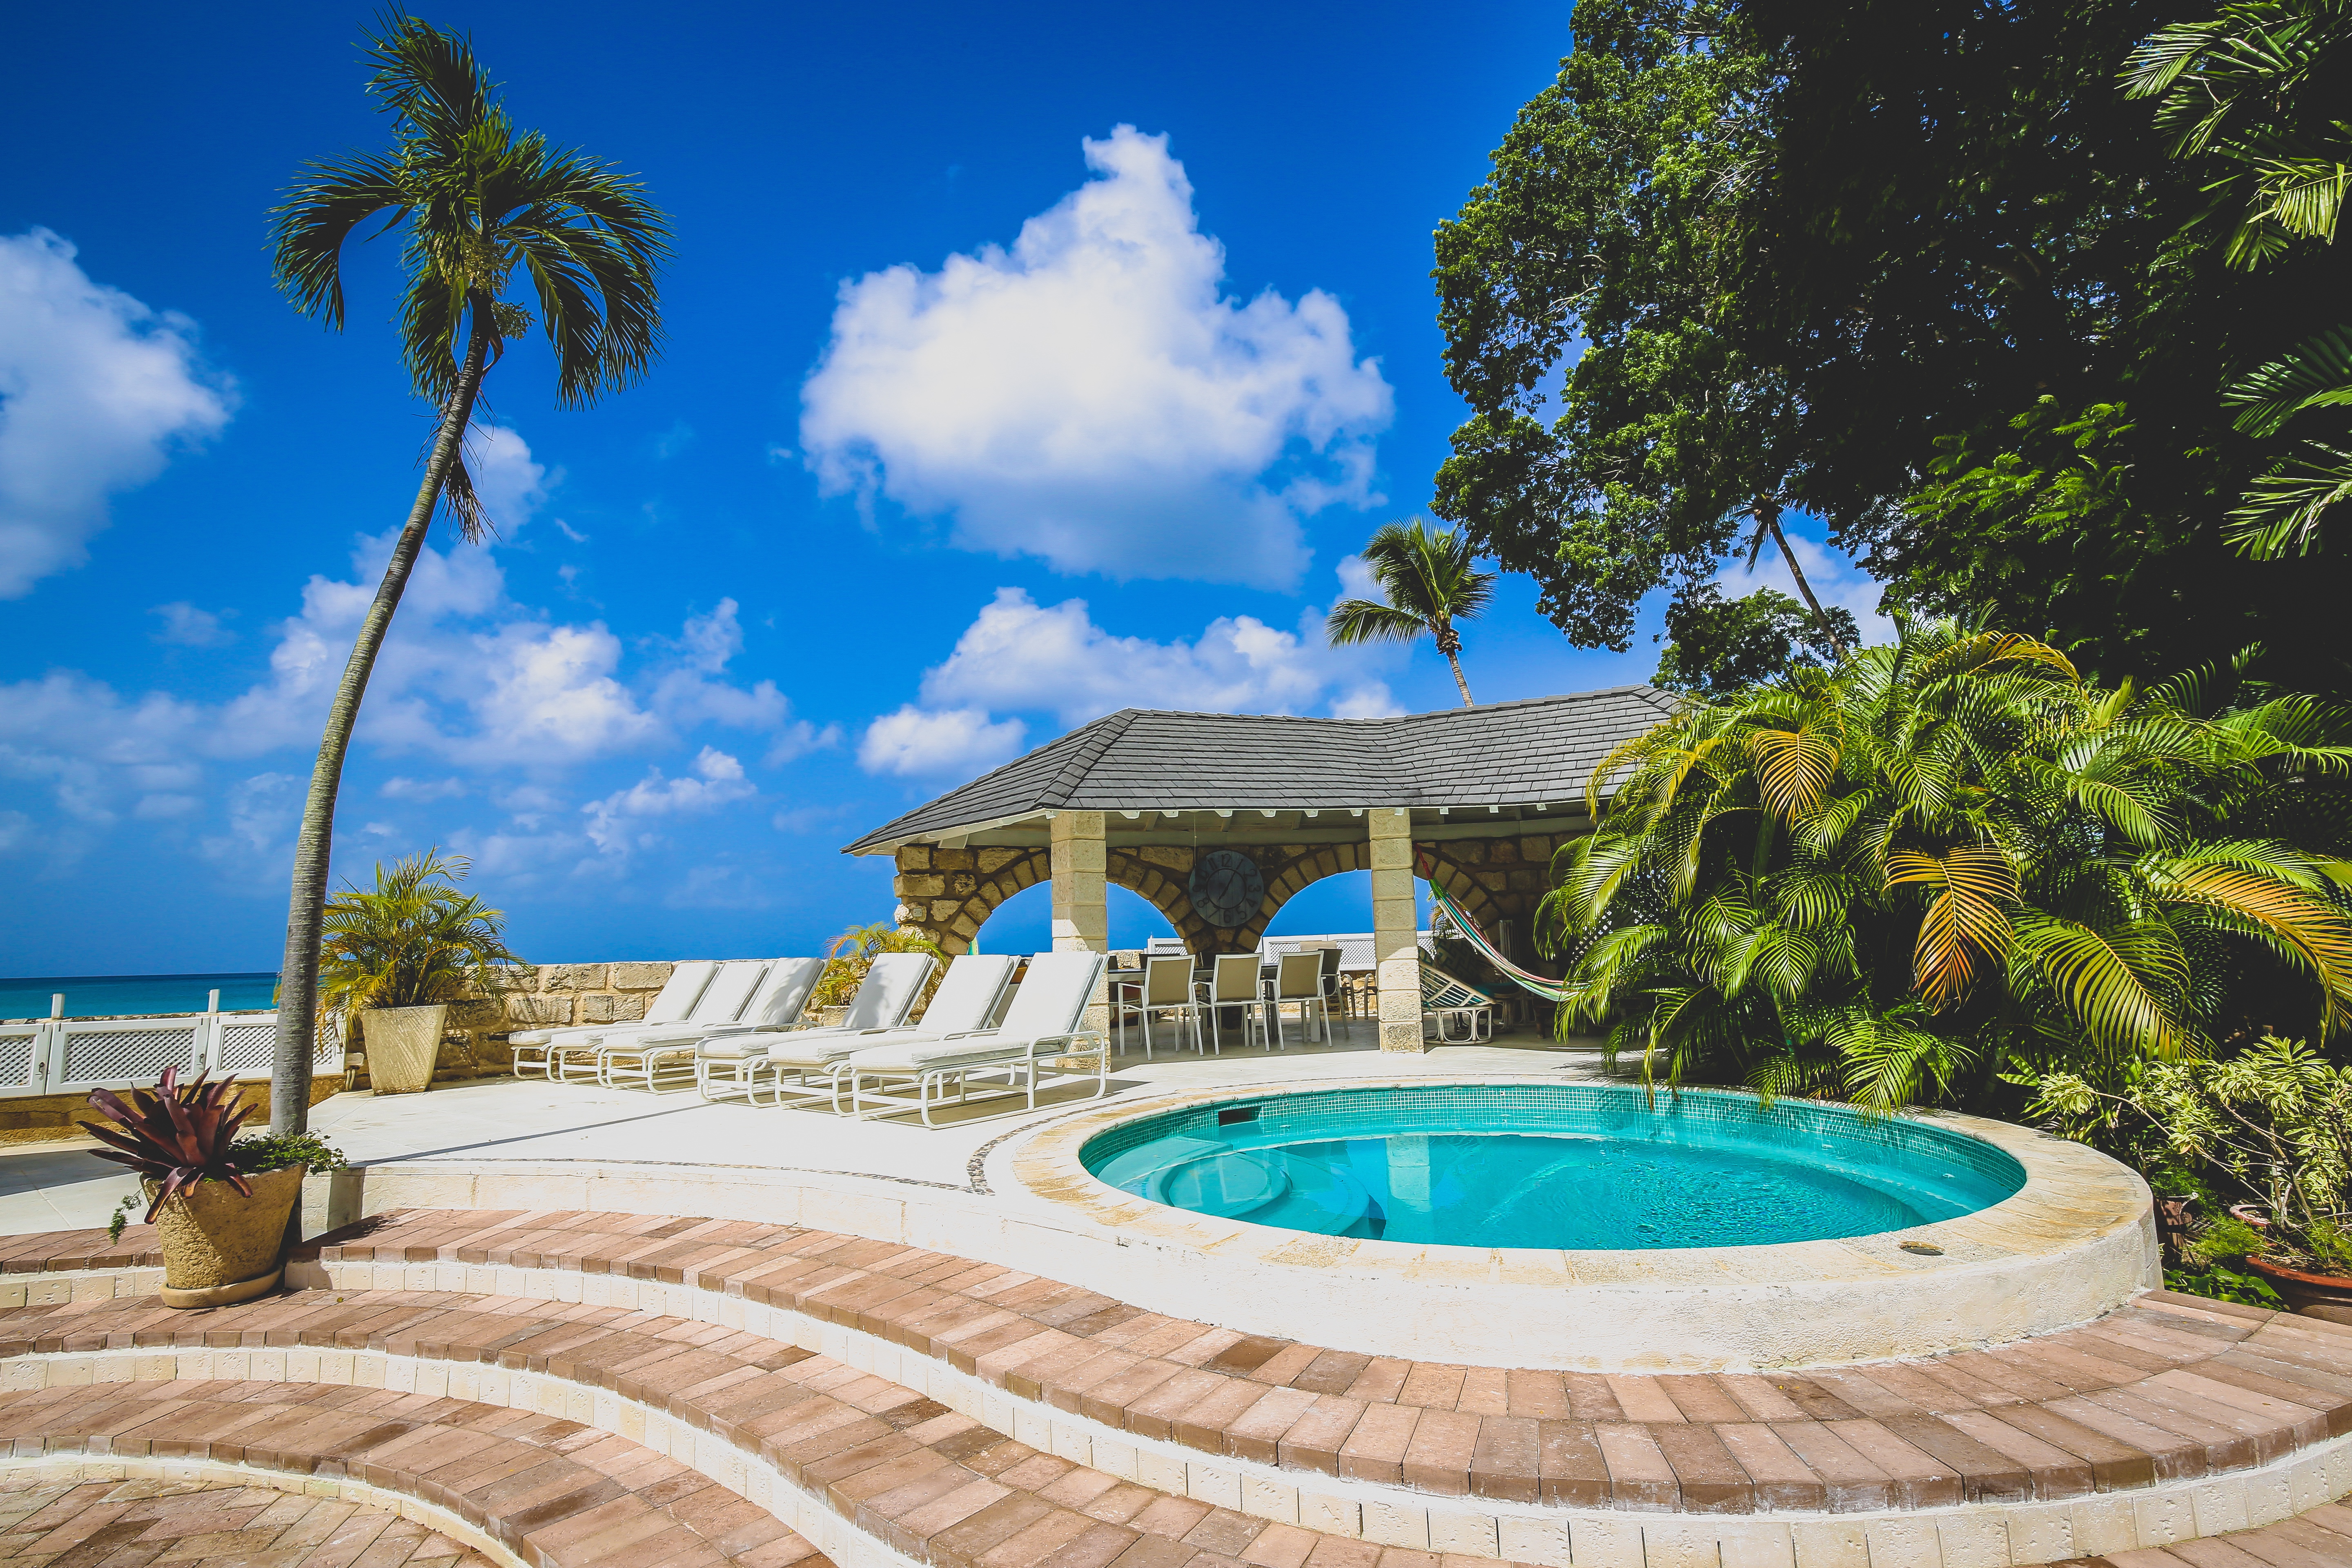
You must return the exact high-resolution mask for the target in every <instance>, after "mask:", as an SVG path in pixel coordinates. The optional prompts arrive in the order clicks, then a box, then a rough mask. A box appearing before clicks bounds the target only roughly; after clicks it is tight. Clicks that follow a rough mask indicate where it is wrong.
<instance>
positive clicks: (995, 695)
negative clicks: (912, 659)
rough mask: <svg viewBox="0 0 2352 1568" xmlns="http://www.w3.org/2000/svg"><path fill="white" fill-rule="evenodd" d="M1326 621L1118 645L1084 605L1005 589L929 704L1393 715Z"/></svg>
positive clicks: (959, 643) (934, 683) (941, 672)
mask: <svg viewBox="0 0 2352 1568" xmlns="http://www.w3.org/2000/svg"><path fill="white" fill-rule="evenodd" d="M1321 618H1322V617H1321V615H1320V613H1319V612H1318V611H1314V610H1311V609H1310V610H1309V611H1308V612H1307V616H1305V617H1303V618H1302V626H1301V629H1300V630H1299V631H1297V632H1286V631H1283V630H1280V629H1279V628H1277V627H1275V626H1267V625H1266V624H1265V622H1264V621H1261V620H1259V619H1258V618H1257V617H1256V616H1218V617H1217V618H1216V619H1215V620H1213V621H1211V622H1210V623H1209V624H1208V626H1207V627H1206V628H1204V629H1203V630H1202V633H1201V635H1200V636H1199V637H1196V638H1194V639H1193V640H1192V641H1190V642H1186V641H1184V640H1183V639H1182V638H1181V637H1180V638H1177V639H1174V640H1172V641H1170V642H1164V643H1163V642H1154V641H1152V640H1151V639H1150V638H1148V637H1118V636H1115V635H1114V634H1112V633H1110V632H1107V631H1105V630H1104V629H1103V628H1102V627H1100V626H1097V625H1095V623H1094V620H1093V618H1092V617H1091V616H1089V615H1088V613H1087V602H1086V601H1085V600H1084V599H1065V600H1063V601H1062V602H1061V603H1060V604H1058V605H1050V606H1048V605H1039V604H1037V603H1036V602H1035V601H1034V600H1033V599H1031V598H1030V597H1029V595H1027V594H1025V593H1024V592H1022V591H1021V590H1020V589H1018V588H999V589H998V590H997V591H996V597H995V599H994V600H993V601H992V602H991V603H990V604H988V605H985V606H984V607H983V608H982V610H981V612H980V614H979V616H976V617H975V618H974V619H973V621H972V623H971V626H968V627H967V628H965V630H964V634H963V636H961V637H959V638H957V639H956V646H955V651H954V652H953V653H951V654H950V655H949V656H948V658H947V662H946V663H944V664H941V665H940V666H939V667H938V668H934V669H932V670H930V671H929V673H927V674H926V675H925V676H924V677H923V700H924V702H925V703H927V704H929V705H931V706H934V707H940V706H946V705H950V704H962V705H968V706H978V707H982V708H989V709H994V710H1000V711H1001V710H1024V711H1035V710H1045V711H1050V712H1052V713H1053V714H1054V715H1055V717H1057V718H1059V719H1060V720H1061V721H1062V722H1064V723H1065V724H1082V723H1084V722H1086V721H1087V720H1089V719H1097V718H1100V717H1101V716H1102V715H1103V714H1105V713H1108V712H1111V711H1113V710H1117V709H1120V708H1176V709H1183V710H1191V711H1195V712H1208V713H1296V712H1302V711H1304V710H1307V709H1309V708H1314V707H1318V706H1320V705H1322V704H1323V703H1324V702H1325V701H1327V700H1333V698H1334V689H1335V688H1338V689H1339V690H1338V692H1337V699H1338V700H1348V701H1350V702H1351V703H1352V705H1353V707H1354V708H1356V709H1358V710H1361V709H1363V708H1364V707H1366V706H1370V707H1374V708H1377V709H1379V710H1381V711H1388V710H1389V709H1388V707H1387V704H1388V701H1389V693H1388V688H1387V687H1386V686H1385V685H1383V684H1381V682H1380V681H1377V680H1369V679H1364V674H1363V670H1364V665H1365V662H1366V661H1365V660H1364V659H1363V658H1362V657H1361V656H1360V655H1358V654H1357V653H1355V652H1354V651H1353V650H1345V651H1343V650H1339V649H1333V648H1329V647H1325V646H1324V645H1323V641H1322V638H1321V636H1320V634H1319V632H1318V631H1315V630H1311V629H1309V628H1310V627H1313V626H1318V625H1319V623H1320V621H1321Z"/></svg>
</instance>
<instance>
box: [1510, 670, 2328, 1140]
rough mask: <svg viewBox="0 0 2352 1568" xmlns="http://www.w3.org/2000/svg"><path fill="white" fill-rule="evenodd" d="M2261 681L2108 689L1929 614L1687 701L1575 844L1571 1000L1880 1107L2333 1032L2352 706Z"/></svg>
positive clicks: (1619, 758)
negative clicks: (1743, 689)
mask: <svg viewBox="0 0 2352 1568" xmlns="http://www.w3.org/2000/svg"><path fill="white" fill-rule="evenodd" d="M2242 696H2243V693H2242V691H2240V690H2239V689H2237V687H2236V685H2235V673H2234V671H2226V670H2225V671H2206V672H2201V673H2200V674H2197V675H2194V676H2190V677H2184V678H2181V679H2177V680H2174V681H2170V682H2167V683H2165V684H2164V685H2162V686H2158V687H2156V688H2154V689H2149V690H2147V691H2146V692H2139V691H2135V690H2134V689H2131V688H2129V687H2125V688H2122V689H2115V690H2102V689H2097V688H2095V687H2094V686H2091V685H2089V684H2088V683H2086V682H2084V681H2083V680H2082V679H2080V678H2079V677H2078V676H2077V675H2076V673H2075V672H2074V668H2073V667H2072V666H2071V665H2070V664H2069V663H2068V662H2067V660H2066V659H2065V658H2064V657H2063V655H2061V654H2060V653H2059V652H2058V651H2057V650H2056V649H2054V648H2052V647H2048V646H2047V645H2044V644H2042V643H2039V642H2035V641H2033V640H2032V639H2030V638H2024V637H2012V636H2009V635H2006V634H1999V633H1990V632H1969V631H1965V630H1963V629H1960V628H1958V627H1956V626H1949V625H1910V626H1905V627H1904V628H1903V636H1902V638H1901V640H1900V641H1899V642H1898V643H1897V644H1896V645H1895V646H1892V647H1875V648H1870V649H1865V650H1864V651H1862V652H1860V653H1858V654H1855V655H1853V657H1851V658H1848V659H1847V660H1846V661H1845V663H1844V664H1843V665H1842V666H1840V667H1839V668H1838V669H1837V670H1835V671H1834V672H1826V671H1819V670H1800V671H1797V672H1795V673H1794V674H1792V675H1791V676H1790V678H1789V679H1786V680H1785V681H1783V682H1781V683H1780V684H1777V685H1772V686H1767V687H1763V688H1759V689H1756V690H1754V691H1751V692H1748V693H1745V694H1743V695H1741V696H1740V697H1738V698H1737V699H1734V700H1728V701H1726V702H1722V703H1717V704H1693V705H1691V706H1689V707H1686V708H1685V710H1683V711H1682V712H1681V713H1680V714H1678V715H1677V716H1676V717H1675V719H1673V720H1671V721H1668V722H1667V723H1665V724H1664V725H1661V726H1660V727H1659V728H1658V729H1656V730H1655V731H1652V732H1651V733H1649V734H1647V735H1644V736H1643V737H1640V738H1639V739H1637V740H1634V741H1633V742H1627V743H1626V744H1625V745H1623V746H1622V747H1620V748H1619V749H1618V750H1617V752H1614V753H1613V754H1612V756H1611V757H1609V758H1608V759H1607V760H1606V761H1605V762H1604V763H1602V764H1601V768H1600V769H1599V770H1598V771H1597V772H1596V773H1595V776H1594V784H1593V792H1594V798H1593V799H1592V801H1591V806H1592V809H1593V811H1594V814H1595V817H1596V821H1597V823H1598V826H1597V828H1596V831H1595V832H1594V833H1593V835H1592V836H1591V837H1589V838H1585V839H1581V840H1579V841H1578V842H1576V843H1575V844H1573V845H1571V846H1570V847H1568V848H1567V849H1565V850H1563V851H1562V852H1561V854H1560V856H1559V862H1558V864H1557V865H1556V867H1555V872H1556V880H1557V886H1556V887H1555V889H1553V891H1552V892H1551V893H1550V894H1549V897H1548V898H1547V900H1546V902H1545V904H1544V907H1543V910H1542V914H1541V916H1540V922H1539V927H1538V937H1539V939H1540V940H1543V941H1545V942H1548V943H1549V945H1550V946H1551V947H1552V948H1553V950H1554V951H1556V952H1562V953H1564V954H1566V955H1567V956H1568V957H1569V959H1570V963H1569V966H1568V974H1567V984H1568V985H1569V988H1570V999H1569V1002H1568V1005H1566V1007H1565V1008H1564V1009H1563V1016H1562V1019H1561V1024H1562V1026H1563V1027H1564V1028H1565V1027H1572V1026H1594V1025H1600V1026H1606V1027H1607V1028H1608V1029H1609V1031H1610V1033H1609V1042H1610V1046H1611V1048H1612V1051H1616V1052H1624V1051H1635V1052H1638V1053H1639V1054H1640V1055H1641V1056H1642V1058H1643V1066H1644V1068H1645V1070H1646V1071H1648V1072H1650V1073H1653V1074H1656V1075H1659V1076H1663V1077H1664V1078H1666V1079H1669V1080H1671V1081H1679V1080H1680V1079H1683V1078H1685V1077H1687V1076H1691V1075H1695V1074H1696V1075H1707V1076H1717V1077H1725V1076H1727V1077H1737V1078H1744V1079H1747V1080H1748V1082H1750V1083H1753V1084H1755V1085H1757V1086H1758V1087H1759V1088H1764V1089H1770V1090H1773V1091H1781V1090H1797V1089H1806V1090H1824V1089H1826V1090H1832V1091H1836V1092H1840V1093H1843V1094H1844V1095H1846V1096H1848V1097H1850V1098H1852V1099H1854V1100H1859V1101H1861V1102H1863V1103H1864V1104H1867V1105H1873V1106H1876V1107H1879V1108H1882V1109H1891V1108H1894V1107H1896V1106H1900V1105H1902V1104H1905V1103H1907V1102H1909V1101H1911V1100H1921V1099H1931V1100H1980V1099H1981V1098H1983V1096H1984V1095H1985V1094H1986V1093H1987V1092H1988V1091H1989V1090H1990V1087H1991V1080H1992V1078H1993V1076H1994V1075H1995V1074H1998V1073H2000V1072H2001V1071H2004V1070H2013V1069H2017V1068H2034V1067H2039V1066H2044V1065H2053V1064H2056V1063H2062V1062H2063V1063H2064V1064H2066V1065H2069V1066H2073V1067H2078V1068H2085V1069H2087V1070H2094V1071H2096V1070H2101V1069H2103V1068H2115V1067H2116V1066H2118V1065H2119V1064H2120V1063H2122V1062H2124V1061H2126V1060H2129V1059H2131V1058H2136V1057H2141V1056H2146V1057H2155V1058H2183V1057H2194V1056H2199V1055H2201V1054H2204V1053H2205V1052H2206V1051H2208V1050H2209V1049H2210V1048H2211V1047H2212V1046H2213V1045H2214V1043H2215V1041H2216V1039H2217V1037H2223V1036H2231V1035H2235V1034H2238V1033H2241V1032H2242V1031H2244V1030H2245V1029H2246V1028H2248V1027H2250V1026H2254V1027H2259V1026H2284V1024H2285V1023H2286V1022H2288V1020H2287V1019H2284V1018H2282V1017H2280V1016H2279V1014H2280V1013H2281V1012H2284V1011H2288V1010H2295V1011H2300V1012H2302V1013H2304V1014H2306V1015H2307V1016H2308V1017H2309V1020H2310V1022H2311V1024H2312V1025H2313V1026H2315V1028H2316V1029H2317V1030H2318V1031H2319V1032H2320V1033H2322V1034H2323V1035H2325V1034H2330V1033H2334V1032H2336V1030H2338V1029H2340V1028H2342V1027H2343V1026H2344V1025H2345V1024H2346V1023H2347V1021H2352V896H2347V889H2352V861H2347V859H2346V858H2344V852H2345V850H2346V849H2347V847H2352V845H2347V839H2352V832H2347V826H2352V791H2347V788H2346V787H2345V781H2346V778H2347V774H2352V745H2347V743H2346V741H2347V737H2348V736H2352V721H2347V716H2346V715H2343V714H2341V713H2337V712H2336V711H2334V710H2330V709H2328V708H2326V706H2324V705H2322V704H2320V703H2318V702H2316V701H2315V700H2311V699H2307V698H2299V697H2279V698H2273V699H2271V700H2265V701H2255V702H2246V701H2242V700H2236V699H2240V698H2242ZM1604 794H1605V795H1606V798H1605V799H1604V798H1603V796H1604Z"/></svg>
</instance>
